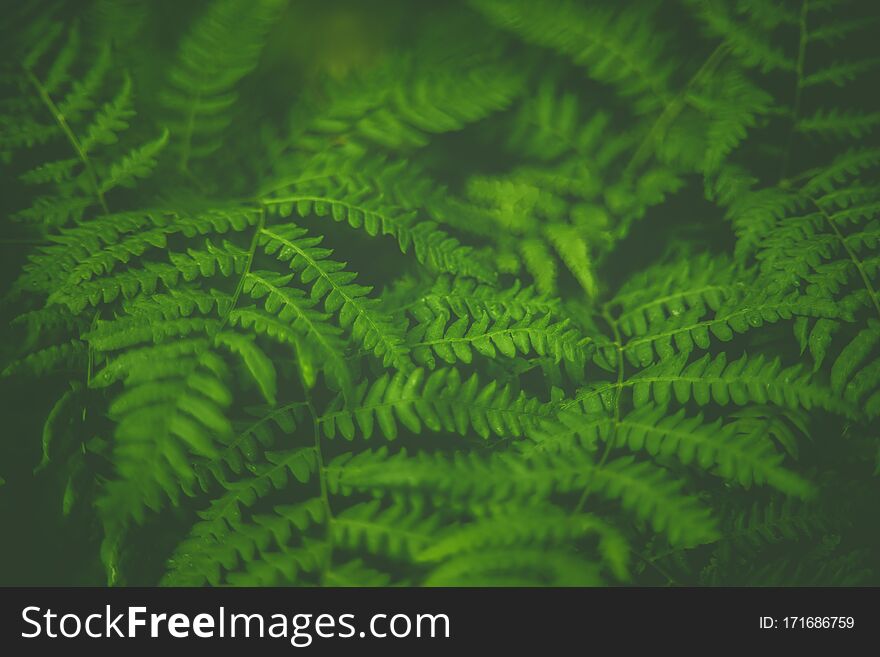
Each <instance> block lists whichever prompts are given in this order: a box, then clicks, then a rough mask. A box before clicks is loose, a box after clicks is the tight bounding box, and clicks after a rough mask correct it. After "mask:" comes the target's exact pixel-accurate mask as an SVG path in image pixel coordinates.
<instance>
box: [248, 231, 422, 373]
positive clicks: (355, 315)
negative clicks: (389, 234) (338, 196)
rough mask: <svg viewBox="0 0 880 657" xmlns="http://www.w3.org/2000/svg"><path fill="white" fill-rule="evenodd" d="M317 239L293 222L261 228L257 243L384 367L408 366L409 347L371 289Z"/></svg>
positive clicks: (404, 367)
mask: <svg viewBox="0 0 880 657" xmlns="http://www.w3.org/2000/svg"><path fill="white" fill-rule="evenodd" d="M321 242H322V238H321V237H306V231H305V230H304V229H302V228H300V227H298V226H296V225H293V224H290V225H287V226H272V227H271V228H263V229H261V230H260V234H259V245H260V246H261V247H262V248H263V250H264V251H265V252H266V254H267V255H274V256H275V257H276V258H277V259H278V260H280V261H282V262H287V263H288V266H289V267H290V269H292V270H293V271H294V272H295V273H296V274H298V275H299V280H300V281H301V282H302V283H303V284H305V285H311V292H310V294H311V298H312V299H316V300H319V299H323V304H324V309H325V310H326V311H327V312H328V313H331V314H334V315H336V314H338V317H339V323H340V324H341V325H342V327H343V328H345V329H348V330H349V331H350V332H351V334H352V337H353V338H354V339H355V340H357V341H359V342H360V343H361V344H362V345H363V347H364V348H365V349H367V350H369V351H371V352H372V353H373V354H375V356H376V357H377V358H381V359H382V362H383V363H384V364H385V365H394V367H397V368H398V369H409V368H410V363H411V361H410V360H409V355H408V349H407V347H406V346H405V344H404V341H403V337H402V336H401V335H400V331H399V330H398V329H397V328H396V327H395V326H394V325H393V324H392V322H391V320H390V319H389V318H387V317H385V316H384V315H383V314H382V313H381V312H379V311H378V309H377V302H376V300H375V299H371V298H370V297H368V296H367V295H368V294H369V292H370V290H371V288H369V287H365V286H363V285H359V284H357V283H354V282H353V281H354V278H355V276H356V275H355V274H352V273H350V272H347V271H344V268H345V265H344V263H340V262H336V261H334V260H328V257H329V256H330V255H331V254H332V251H331V250H330V249H326V248H323V247H320V246H319V245H320V244H321Z"/></svg>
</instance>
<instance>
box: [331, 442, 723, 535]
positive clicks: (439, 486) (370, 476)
mask: <svg viewBox="0 0 880 657" xmlns="http://www.w3.org/2000/svg"><path fill="white" fill-rule="evenodd" d="M327 475H328V477H327V481H328V486H329V488H330V490H331V491H332V492H334V493H341V494H350V493H351V492H354V491H355V490H360V491H371V492H373V493H380V492H387V493H391V492H394V491H401V492H402V491H406V490H428V491H431V492H432V493H434V494H437V495H442V496H444V497H448V498H451V499H453V500H469V501H470V503H474V502H476V501H478V500H486V501H497V502H502V501H505V500H509V501H514V500H524V499H527V498H528V499H538V498H543V497H546V496H548V495H550V494H551V493H554V492H555V493H565V492H571V491H581V490H583V489H585V488H587V489H589V490H591V491H595V492H596V493H597V494H599V495H602V496H605V497H607V498H609V499H618V500H620V502H621V504H622V505H623V507H624V508H625V509H627V510H628V511H630V512H632V513H633V514H635V516H636V517H637V518H638V519H640V520H642V521H646V522H650V524H651V526H652V527H653V528H654V529H655V530H656V531H662V532H666V533H667V534H668V536H669V539H670V541H671V542H673V543H675V544H683V545H697V544H700V543H704V542H711V541H713V540H715V539H716V538H717V536H718V534H717V529H716V527H715V523H714V521H713V520H712V519H711V518H710V515H709V512H708V510H707V509H704V508H702V507H700V506H699V505H698V504H697V503H696V502H695V500H694V499H692V498H690V497H687V496H684V495H682V494H681V493H680V488H681V486H680V484H679V483H678V482H676V481H674V480H672V479H670V478H669V477H668V476H667V475H666V474H665V472H664V471H663V470H662V469H658V468H657V467H656V466H653V465H651V464H649V463H645V462H638V461H635V460H633V459H632V458H630V457H624V458H619V459H615V460H612V461H609V462H608V463H606V464H605V465H604V466H601V467H600V466H597V465H596V464H595V463H594V462H593V461H592V459H591V458H590V457H589V456H587V455H586V454H584V453H582V452H572V453H570V454H566V456H565V458H563V457H560V456H553V455H550V454H547V453H536V455H535V457H533V458H531V459H529V460H524V459H522V458H515V457H513V456H512V455H511V454H509V453H504V452H496V453H495V454H494V455H493V457H492V458H490V459H488V460H484V459H482V458H480V457H478V456H476V455H474V454H469V455H468V454H457V455H455V456H454V457H451V458H450V457H447V456H444V455H442V454H435V455H430V454H427V453H425V452H421V453H419V454H417V455H415V456H413V457H408V456H407V453H406V451H405V450H401V451H400V452H397V453H396V454H394V455H389V454H388V452H387V450H386V449H385V448H381V449H380V450H377V451H366V452H361V453H359V454H357V455H355V456H351V455H350V454H346V455H343V456H341V457H338V458H337V459H334V461H332V462H331V463H330V464H329V465H328V471H327Z"/></svg>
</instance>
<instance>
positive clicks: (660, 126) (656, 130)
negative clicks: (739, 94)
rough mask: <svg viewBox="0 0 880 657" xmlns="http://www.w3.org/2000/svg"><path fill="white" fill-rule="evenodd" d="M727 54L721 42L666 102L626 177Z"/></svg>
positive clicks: (642, 160)
mask: <svg viewBox="0 0 880 657" xmlns="http://www.w3.org/2000/svg"><path fill="white" fill-rule="evenodd" d="M726 55H727V44H726V43H721V44H719V45H718V47H717V48H715V50H713V51H712V54H711V55H709V57H707V58H706V61H705V62H703V65H702V66H700V68H699V70H697V72H696V73H694V75H693V76H692V77H691V79H690V80H688V83H687V84H686V85H685V87H684V89H682V90H681V91H680V92H679V93H678V95H676V96H675V97H674V98H673V99H672V100H670V101H669V102H668V103H666V106H665V107H664V108H663V112H662V113H661V114H660V116H658V117H657V120H656V121H654V123H653V125H651V129H650V130H649V131H648V134H647V135H646V136H645V138H644V139H643V140H642V143H641V144H639V147H638V148H637V149H636V152H635V153H634V154H633V156H632V158H630V161H629V162H628V163H627V165H626V168H625V169H624V174H623V175H624V177H627V176H629V175H631V174H632V171H633V169H635V168H636V167H637V166H639V165H640V164H642V163H643V162H644V161H645V160H646V159H647V158H648V157H649V156H650V154H651V152H652V151H653V148H654V147H653V145H654V143H655V142H656V141H657V139H658V138H659V137H660V136H661V135H662V134H663V133H664V132H665V131H666V128H667V127H669V124H671V123H672V122H673V121H674V120H675V118H676V117H677V116H678V115H679V113H680V112H681V110H682V109H683V108H684V106H685V105H686V101H685V99H686V98H687V94H688V92H689V91H690V90H691V89H692V88H693V87H694V85H696V84H697V83H698V82H699V81H700V80H701V79H702V78H703V76H705V75H707V74H708V73H711V72H712V71H714V70H715V69H716V68H717V67H718V65H719V64H720V63H721V62H722V61H723V59H724V57H725V56H726Z"/></svg>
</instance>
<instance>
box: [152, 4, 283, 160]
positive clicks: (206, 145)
mask: <svg viewBox="0 0 880 657" xmlns="http://www.w3.org/2000/svg"><path fill="white" fill-rule="evenodd" d="M284 4H285V3H284V0H259V2H256V3H254V2H243V1H242V0H221V1H220V2H214V3H211V4H210V6H209V7H208V8H207V9H206V10H205V12H204V14H202V15H201V16H199V17H198V18H197V20H196V22H195V24H194V25H193V26H192V28H191V29H190V31H189V34H188V35H187V36H186V38H185V39H184V40H183V41H182V42H181V45H180V50H179V52H178V56H177V61H176V63H175V64H174V67H173V68H172V69H171V72H170V74H169V76H168V87H167V89H166V90H165V92H164V93H163V95H162V96H161V101H162V103H163V105H164V106H165V108H166V110H167V113H168V120H167V125H168V128H169V130H170V132H171V143H170V146H169V149H170V150H171V151H172V152H173V153H175V154H176V156H177V164H178V167H179V168H180V169H181V170H183V171H186V170H187V169H188V168H189V166H190V162H192V161H194V160H199V159H204V158H206V157H208V156H209V155H211V154H212V153H214V152H215V151H216V150H217V149H218V148H220V146H221V145H222V138H223V133H224V131H225V130H226V128H227V127H228V126H229V124H230V123H231V121H232V119H231V116H230V109H231V107H232V106H233V105H234V103H235V102H236V100H237V93H236V90H235V88H236V86H237V84H238V83H239V82H240V81H241V80H242V78H244V77H245V76H247V75H248V74H249V73H250V72H251V71H252V70H253V69H254V68H255V67H256V65H257V62H258V59H259V57H260V52H261V50H262V47H263V44H264V41H265V38H266V33H267V31H268V29H269V26H270V25H271V23H272V21H273V20H274V18H275V17H276V16H277V15H278V14H279V12H280V10H281V8H282V7H283V6H284Z"/></svg>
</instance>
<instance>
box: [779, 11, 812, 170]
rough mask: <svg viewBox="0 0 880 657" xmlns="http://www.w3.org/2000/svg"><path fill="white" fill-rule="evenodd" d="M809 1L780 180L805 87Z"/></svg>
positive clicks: (802, 23) (802, 20) (802, 25)
mask: <svg viewBox="0 0 880 657" xmlns="http://www.w3.org/2000/svg"><path fill="white" fill-rule="evenodd" d="M807 3H808V0H804V1H803V3H802V4H801V14H800V39H799V41H798V58H797V64H796V65H795V87H794V104H793V105H792V108H791V127H790V129H789V131H788V139H787V140H786V144H785V150H784V151H783V153H782V170H781V171H780V172H779V179H780V180H784V179H785V174H786V172H787V170H788V162H789V158H790V157H791V149H792V146H793V144H794V133H795V129H796V127H797V120H798V115H799V114H800V111H801V94H802V92H803V87H804V59H805V57H806V54H807Z"/></svg>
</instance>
